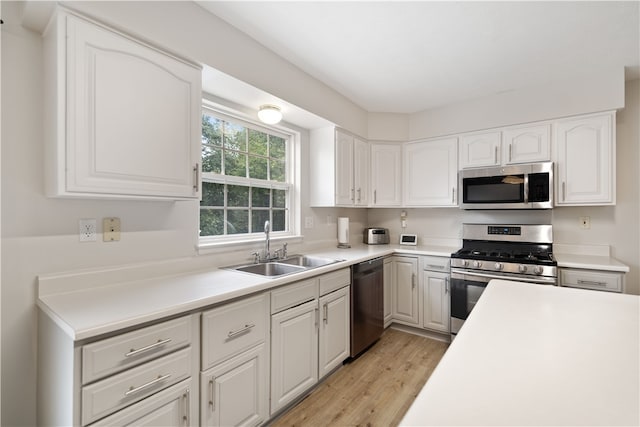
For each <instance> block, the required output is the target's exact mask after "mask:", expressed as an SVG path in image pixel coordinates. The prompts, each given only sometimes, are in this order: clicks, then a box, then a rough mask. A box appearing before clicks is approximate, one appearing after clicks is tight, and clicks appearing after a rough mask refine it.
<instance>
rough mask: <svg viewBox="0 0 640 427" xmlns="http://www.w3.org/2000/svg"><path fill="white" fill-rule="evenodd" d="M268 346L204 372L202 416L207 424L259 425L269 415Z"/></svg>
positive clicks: (252, 350)
mask: <svg viewBox="0 0 640 427" xmlns="http://www.w3.org/2000/svg"><path fill="white" fill-rule="evenodd" d="M267 366H268V364H267V347H266V344H265V343H262V344H260V345H258V346H256V347H254V348H252V349H251V350H247V351H245V352H244V353H241V354H240V355H238V356H236V357H234V358H232V359H230V360H228V361H226V362H224V363H221V364H220V365H217V366H215V367H213V368H211V369H209V370H207V371H205V372H203V373H202V374H201V375H202V378H201V381H200V396H201V403H200V419H201V425H204V426H238V425H242V426H255V425H259V424H261V423H262V422H264V421H265V420H266V419H267V418H268V417H269V414H268V411H269V410H268V406H269V391H268V390H269V389H268V381H269V372H268V368H267Z"/></svg>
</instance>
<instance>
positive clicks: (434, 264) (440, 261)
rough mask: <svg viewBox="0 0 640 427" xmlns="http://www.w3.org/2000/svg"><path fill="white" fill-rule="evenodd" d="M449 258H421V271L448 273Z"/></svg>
mask: <svg viewBox="0 0 640 427" xmlns="http://www.w3.org/2000/svg"><path fill="white" fill-rule="evenodd" d="M450 260H451V259H450V258H448V257H441V256H423V257H422V269H423V270H429V271H443V272H448V271H449V263H450Z"/></svg>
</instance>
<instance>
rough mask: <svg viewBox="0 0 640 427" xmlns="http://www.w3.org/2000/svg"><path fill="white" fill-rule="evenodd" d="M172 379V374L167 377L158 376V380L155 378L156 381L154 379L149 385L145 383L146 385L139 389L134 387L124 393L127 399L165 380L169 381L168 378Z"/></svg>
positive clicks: (140, 386)
mask: <svg viewBox="0 0 640 427" xmlns="http://www.w3.org/2000/svg"><path fill="white" fill-rule="evenodd" d="M170 377H171V374H167V375H158V377H157V378H155V379H153V380H151V381H149V382H148V383H145V384H142V385H139V386H138V387H134V386H131V387H129V390H127V391H125V392H124V395H125V397H127V396H129V395H132V394H134V393H138V392H139V391H142V390H144V389H145V388H147V387H151V386H154V385H156V384H158V383H159V382H162V381H164V380H166V379H168V378H170Z"/></svg>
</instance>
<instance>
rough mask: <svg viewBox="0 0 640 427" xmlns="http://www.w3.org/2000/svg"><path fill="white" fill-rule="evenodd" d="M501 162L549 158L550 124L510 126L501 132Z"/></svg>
mask: <svg viewBox="0 0 640 427" xmlns="http://www.w3.org/2000/svg"><path fill="white" fill-rule="evenodd" d="M503 138H504V141H503V152H502V158H503V159H504V160H503V163H505V164H513V163H530V162H544V161H549V160H551V125H550V124H542V125H527V126H517V127H511V128H507V129H505V130H504V133H503Z"/></svg>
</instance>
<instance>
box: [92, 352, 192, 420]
mask: <svg viewBox="0 0 640 427" xmlns="http://www.w3.org/2000/svg"><path fill="white" fill-rule="evenodd" d="M191 366H192V364H191V347H188V348H185V349H183V350H179V351H177V352H175V353H172V354H169V355H166V356H164V357H161V358H160V359H156V360H153V361H151V362H147V363H145V364H144V365H140V366H137V367H135V368H132V369H129V370H128V371H125V372H121V373H119V374H117V375H114V376H112V377H109V378H107V379H104V380H102V381H98V382H97V383H94V384H91V385H88V386H85V387H83V388H82V425H87V424H89V423H91V422H93V421H95V420H97V419H99V418H102V417H104V416H106V415H109V414H111V413H113V412H115V411H117V410H118V409H121V408H124V407H125V406H128V405H130V404H132V403H135V402H138V401H140V400H141V399H143V398H145V397H147V396H150V395H151V394H153V393H156V392H157V391H159V390H162V389H164V388H166V387H168V386H170V385H172V384H175V383H177V382H179V381H182V380H184V379H186V378H188V377H189V376H190V374H191V373H190V370H191Z"/></svg>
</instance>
